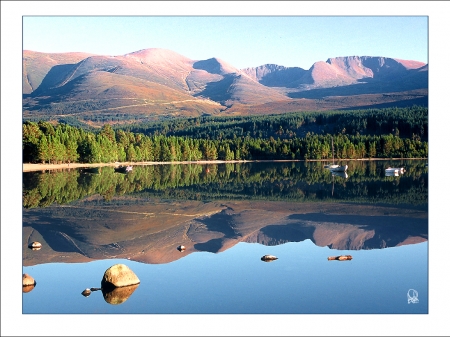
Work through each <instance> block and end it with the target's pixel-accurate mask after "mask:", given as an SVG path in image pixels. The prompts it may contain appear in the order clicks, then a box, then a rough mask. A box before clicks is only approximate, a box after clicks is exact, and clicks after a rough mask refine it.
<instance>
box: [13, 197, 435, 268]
mask: <svg viewBox="0 0 450 337" xmlns="http://www.w3.org/2000/svg"><path fill="white" fill-rule="evenodd" d="M92 202H93V203H92V204H88V205H83V204H80V205H66V206H60V207H58V206H50V207H47V208H44V209H24V211H23V231H22V235H23V238H22V251H23V254H22V256H23V265H24V266H32V265H36V264H41V263H54V262H64V263H73V262H87V261H92V260H102V259H109V258H117V259H130V260H133V261H137V262H142V263H151V264H160V263H169V262H172V261H175V260H178V259H180V258H182V257H184V256H186V255H189V254H192V253H195V252H211V253H221V252H224V251H226V250H228V249H230V248H231V247H233V246H235V245H236V244H238V243H239V242H247V243H258V244H262V245H265V246H268V247H270V246H275V245H281V244H284V243H288V242H302V241H305V240H311V241H312V242H313V243H314V244H315V245H316V246H319V247H325V246H327V247H328V248H330V249H334V250H338V251H339V250H367V249H383V248H388V247H398V246H402V245H409V244H415V243H420V242H425V241H428V212H427V210H426V209H425V210H424V209H420V208H416V209H414V211H412V210H411V209H408V208H404V207H391V206H380V205H371V204H369V205H363V204H361V205H359V204H350V203H348V204H342V203H295V202H266V201H254V200H253V201H222V202H214V201H213V202H206V203H205V202H202V201H176V202H164V201H161V200H152V199H148V200H146V201H142V202H139V203H137V204H136V205H130V204H127V205H124V206H114V207H111V208H104V207H103V208H97V207H96V206H95V198H94V197H92ZM61 207H62V208H61ZM33 241H38V242H40V243H42V249H40V250H38V251H33V250H31V249H30V248H28V246H29V244H30V243H31V242H33ZM179 245H184V246H185V247H186V250H185V251H184V252H182V253H180V252H179V251H178V250H177V247H178V246H179ZM268 251H270V249H268ZM334 253H335V254H336V255H339V252H334Z"/></svg>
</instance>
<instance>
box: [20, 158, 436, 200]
mask: <svg viewBox="0 0 450 337" xmlns="http://www.w3.org/2000/svg"><path fill="white" fill-rule="evenodd" d="M349 165H350V166H351V167H350V168H351V172H352V174H351V175H350V176H349V178H348V179H344V178H341V177H336V179H334V178H333V177H332V175H331V174H330V172H329V171H328V170H326V169H324V168H323V165H321V164H320V163H318V162H290V163H253V162H252V163H226V164H207V165H198V164H188V165H145V166H137V167H136V168H135V169H133V171H131V172H130V173H128V174H121V173H116V172H115V171H114V168H113V167H102V168H100V169H99V171H98V172H97V173H91V172H89V171H85V170H83V169H76V170H59V171H58V170H52V171H46V172H44V173H41V172H25V173H23V186H24V187H23V198H22V200H23V207H25V208H34V207H46V206H50V205H52V204H54V203H58V204H67V203H70V202H73V201H75V200H81V199H84V198H85V197H87V196H92V195H95V194H99V195H101V196H102V197H103V199H102V200H105V201H110V200H112V199H113V198H114V197H121V196H125V195H133V196H134V197H137V198H142V199H143V200H148V198H149V197H157V198H163V199H180V200H215V199H233V200H238V199H255V200H257V199H258V200H290V201H293V200H297V201H323V200H330V201H336V200H348V201H356V202H394V203H412V204H426V203H427V200H428V170H427V168H426V167H425V166H424V165H425V164H424V162H423V161H404V163H402V164H401V165H405V166H406V167H407V170H406V172H405V174H404V175H403V176H402V178H401V179H399V178H398V177H386V176H385V173H384V168H385V162H384V161H383V162H380V161H370V162H351V163H349ZM331 184H333V188H334V194H333V195H331V187H330V186H331ZM127 200H130V199H127V198H122V199H119V200H117V202H127ZM132 200H133V202H135V201H136V198H132Z"/></svg>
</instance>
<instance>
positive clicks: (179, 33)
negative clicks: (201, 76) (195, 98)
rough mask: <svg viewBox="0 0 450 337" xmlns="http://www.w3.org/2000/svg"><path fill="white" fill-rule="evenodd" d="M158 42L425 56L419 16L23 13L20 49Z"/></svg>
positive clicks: (260, 51)
mask: <svg viewBox="0 0 450 337" xmlns="http://www.w3.org/2000/svg"><path fill="white" fill-rule="evenodd" d="M146 48H165V49H170V50H172V51H175V52H177V53H179V54H182V55H184V56H186V57H188V58H190V59H193V60H204V59H208V58H211V57H217V58H219V59H222V60H224V61H226V62H228V63H230V64H231V65H233V66H235V67H237V68H240V69H242V68H247V67H257V66H260V65H263V64H267V63H274V64H278V65H283V66H289V67H294V66H298V67H301V68H304V69H309V68H310V67H311V66H312V65H313V63H314V62H317V61H326V60H327V59H328V58H330V57H338V56H355V55H356V56H385V57H392V58H400V59H406V60H416V61H422V62H424V63H428V17H427V16H425V15H422V16H417V15H416V16H350V15H347V16H266V15H259V16H241V15H234V16H214V15H208V16H205V15H191V16H24V18H23V49H26V50H34V51H40V52H52V53H56V52H75V51H76V52H89V53H93V54H102V55H111V56H116V55H123V54H126V53H130V52H134V51H137V50H140V49H146Z"/></svg>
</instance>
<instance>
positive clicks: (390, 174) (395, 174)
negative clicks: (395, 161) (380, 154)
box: [385, 171, 398, 177]
mask: <svg viewBox="0 0 450 337" xmlns="http://www.w3.org/2000/svg"><path fill="white" fill-rule="evenodd" d="M385 175H386V177H398V171H386V173H385Z"/></svg>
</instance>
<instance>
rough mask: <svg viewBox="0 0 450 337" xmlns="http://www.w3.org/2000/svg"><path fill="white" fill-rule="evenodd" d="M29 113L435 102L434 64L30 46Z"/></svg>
mask: <svg viewBox="0 0 450 337" xmlns="http://www.w3.org/2000/svg"><path fill="white" fill-rule="evenodd" d="M23 94H24V99H23V106H24V108H23V110H24V115H23V116H24V118H30V117H33V116H35V117H39V116H43V117H47V118H48V117H49V116H64V117H67V116H72V117H75V118H84V119H85V120H89V119H95V120H97V121H99V120H100V121H102V120H103V121H111V120H112V121H114V118H116V117H117V119H118V121H119V116H120V119H121V120H126V119H127V118H130V117H133V118H135V119H156V118H160V117H168V116H171V117H181V116H198V115H203V114H210V115H224V114H230V113H233V114H268V113H283V112H291V111H307V110H308V111H310V110H330V109H343V108H344V109H345V108H347V109H354V108H358V107H364V108H365V107H379V106H392V105H398V106H408V105H414V104H418V105H427V101H428V66H427V65H426V64H424V63H421V62H417V61H406V60H398V59H392V58H386V57H370V56H348V57H337V58H330V59H328V60H327V61H326V62H323V61H319V62H316V63H314V64H313V66H312V67H311V68H310V69H308V70H305V69H302V68H299V67H284V66H281V65H275V64H267V65H262V66H259V67H256V68H247V69H242V70H240V69H237V68H235V67H233V66H232V65H230V64H228V63H227V62H225V61H223V60H220V59H218V58H210V59H207V60H191V59H189V58H187V57H185V56H183V55H180V54H177V53H175V52H173V51H170V50H165V49H158V48H150V49H144V50H140V51H136V52H132V53H129V54H125V55H120V56H103V55H92V54H86V53H61V54H48V53H39V52H34V51H24V52H23Z"/></svg>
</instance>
